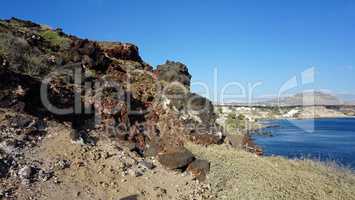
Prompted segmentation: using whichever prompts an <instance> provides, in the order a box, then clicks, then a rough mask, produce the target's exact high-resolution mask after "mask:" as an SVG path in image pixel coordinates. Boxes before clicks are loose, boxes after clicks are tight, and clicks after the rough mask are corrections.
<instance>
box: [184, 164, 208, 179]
mask: <svg viewBox="0 0 355 200" xmlns="http://www.w3.org/2000/svg"><path fill="white" fill-rule="evenodd" d="M187 171H188V172H190V173H191V174H192V176H193V177H194V178H196V179H197V180H199V181H201V182H202V181H205V180H206V176H207V174H208V172H209V171H210V163H209V162H208V161H206V160H199V159H197V160H195V161H193V162H192V163H190V164H189V166H188V167H187Z"/></svg>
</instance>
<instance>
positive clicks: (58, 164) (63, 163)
mask: <svg viewBox="0 0 355 200" xmlns="http://www.w3.org/2000/svg"><path fill="white" fill-rule="evenodd" d="M68 167H70V162H69V161H68V160H58V161H57V162H56V163H55V164H54V169H55V170H63V169H66V168H68Z"/></svg>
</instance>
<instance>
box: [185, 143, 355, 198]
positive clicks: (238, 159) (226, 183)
mask: <svg viewBox="0 0 355 200" xmlns="http://www.w3.org/2000/svg"><path fill="white" fill-rule="evenodd" d="M188 148H189V149H190V150H191V151H192V152H193V153H194V154H195V155H197V157H200V158H203V159H208V160H209V161H210V162H211V172H210V174H209V181H210V183H211V184H212V188H213V190H214V192H216V193H218V197H219V199H243V200H246V199H250V200H254V199H270V200H271V199H275V200H276V199H288V200H292V199H294V200H298V199H314V200H327V199H329V200H330V199H344V200H351V199H355V175H354V174H353V173H352V172H351V171H349V170H346V169H340V168H336V167H332V166H326V165H325V164H322V163H318V162H315V161H310V160H288V159H285V158H281V157H257V156H255V155H253V154H251V153H247V152H244V151H240V150H235V149H232V148H230V147H227V146H216V145H214V146H209V147H207V148H204V147H200V146H197V145H193V144H190V145H188Z"/></svg>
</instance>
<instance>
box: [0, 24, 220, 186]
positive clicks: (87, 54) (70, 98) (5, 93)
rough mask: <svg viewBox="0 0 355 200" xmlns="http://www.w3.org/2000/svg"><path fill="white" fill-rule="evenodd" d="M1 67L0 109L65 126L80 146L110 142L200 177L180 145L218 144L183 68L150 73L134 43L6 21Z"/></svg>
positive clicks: (0, 36) (210, 116)
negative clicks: (79, 35) (104, 40)
mask: <svg viewBox="0 0 355 200" xmlns="http://www.w3.org/2000/svg"><path fill="white" fill-rule="evenodd" d="M0 65H1V68H0V78H1V82H0V107H1V109H6V110H11V111H12V112H15V113H19V114H25V115H26V116H29V117H30V118H31V119H33V120H34V121H35V122H36V123H37V122H38V123H45V122H48V121H51V120H54V121H57V122H59V123H62V124H70V126H71V128H72V133H71V134H70V135H71V139H72V140H73V141H74V142H78V143H80V144H81V145H95V143H96V142H97V141H98V140H100V139H101V138H110V139H111V140H112V141H114V142H115V141H117V142H120V143H122V142H123V143H125V144H126V145H127V146H129V147H130V148H129V149H130V150H131V151H132V152H135V153H136V154H138V155H139V156H141V157H152V156H153V157H156V159H157V160H158V161H159V162H160V163H161V164H162V165H163V166H165V167H167V168H168V169H183V170H185V169H189V170H190V171H193V172H194V174H195V175H196V177H198V178H201V180H203V179H204V176H205V174H206V173H207V172H206V170H207V169H206V168H207V166H208V165H206V164H205V161H200V160H197V159H196V158H195V157H194V155H193V154H192V153H191V152H189V151H188V150H187V149H186V148H185V147H184V144H185V142H186V141H192V142H194V143H197V144H201V145H209V144H219V143H222V142H223V134H222V130H221V128H220V127H218V126H217V125H216V123H215V120H216V117H215V114H214V112H213V105H212V103H211V102H210V101H209V100H208V99H205V98H203V97H201V96H199V95H197V94H193V93H191V92H190V82H191V75H190V73H189V71H188V68H187V67H186V66H185V65H184V64H182V63H180V62H173V61H167V62H166V63H165V64H162V65H159V66H157V68H156V69H153V67H151V66H150V65H149V64H147V63H146V62H144V61H143V59H142V58H141V56H140V55H139V51H138V47H137V46H135V45H133V44H129V43H120V42H99V41H91V40H87V39H80V38H78V37H75V36H72V35H68V34H66V33H64V32H63V31H62V30H61V29H51V28H49V27H47V26H43V25H39V24H35V23H33V22H30V21H24V20H20V19H15V18H12V19H10V20H1V21H0ZM10 118H11V117H10ZM16 119H17V118H16ZM30 121H31V122H32V120H30ZM20 122H21V123H22V121H21V120H20ZM29 123H30V122H29ZM27 125H29V124H27ZM27 125H23V126H20V127H23V128H24V127H27ZM31 126H32V125H31ZM3 128H5V127H3ZM92 131H94V132H97V133H99V134H98V135H95V137H94V136H92V134H91V132H92ZM20 134H22V133H20ZM41 134H44V135H45V134H46V133H45V132H44V133H43V132H41ZM0 137H1V138H0V139H1V141H3V140H6V138H5V136H4V135H1V136H0ZM11 156H12V155H10V154H9V155H6V156H2V157H3V158H5V157H7V158H8V157H11ZM1 162H2V161H1ZM6 166H7V165H2V167H3V168H4V170H1V171H2V172H3V174H2V176H7V172H8V170H5V168H6Z"/></svg>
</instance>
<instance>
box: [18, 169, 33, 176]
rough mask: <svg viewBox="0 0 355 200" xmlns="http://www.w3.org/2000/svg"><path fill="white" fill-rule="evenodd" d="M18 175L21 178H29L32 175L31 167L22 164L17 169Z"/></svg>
mask: <svg viewBox="0 0 355 200" xmlns="http://www.w3.org/2000/svg"><path fill="white" fill-rule="evenodd" d="M18 175H19V177H20V178H21V179H29V178H31V175H32V168H31V167H29V166H24V167H22V168H21V169H20V170H19V171H18Z"/></svg>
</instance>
